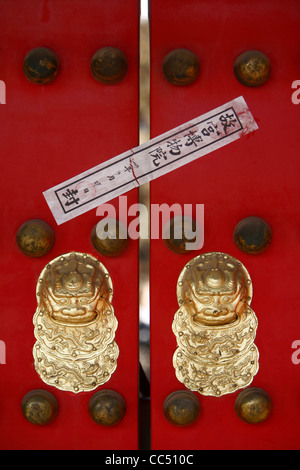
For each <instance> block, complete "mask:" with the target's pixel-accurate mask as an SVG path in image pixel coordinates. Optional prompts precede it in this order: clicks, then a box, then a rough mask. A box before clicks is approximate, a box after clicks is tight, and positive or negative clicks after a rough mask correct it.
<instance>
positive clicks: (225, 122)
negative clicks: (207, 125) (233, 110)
mask: <svg viewBox="0 0 300 470" xmlns="http://www.w3.org/2000/svg"><path fill="white" fill-rule="evenodd" d="M234 117H235V116H234V114H228V113H227V114H226V115H225V116H224V115H223V114H222V116H221V117H220V118H219V119H220V121H221V124H222V126H223V129H224V132H225V134H227V128H228V127H235V124H234V123H235V122H236V119H235V118H234Z"/></svg>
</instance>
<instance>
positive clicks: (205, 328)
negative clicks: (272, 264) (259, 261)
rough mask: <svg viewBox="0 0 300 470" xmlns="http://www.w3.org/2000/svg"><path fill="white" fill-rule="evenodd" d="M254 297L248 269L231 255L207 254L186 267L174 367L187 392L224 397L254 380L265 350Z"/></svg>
mask: <svg viewBox="0 0 300 470" xmlns="http://www.w3.org/2000/svg"><path fill="white" fill-rule="evenodd" d="M252 295H253V290H252V282H251V278H250V276H249V273H248V271H247V270H246V268H245V266H243V264H242V263H241V262H240V261H239V260H237V259H236V258H233V257H232V256H229V255H227V254H225V253H219V252H213V253H206V254H202V255H200V256H197V257H196V258H194V259H193V260H191V261H190V262H189V263H188V264H187V265H186V266H185V267H184V269H183V271H182V272H181V274H180V276H179V279H178V283H177V298H178V303H179V306H180V308H179V310H178V311H177V312H176V314H175V318H174V322H173V332H174V334H175V335H176V339H177V345H178V349H177V350H176V352H175V354H174V358H173V364H174V368H175V372H176V376H177V378H178V380H180V381H181V382H183V383H184V384H185V386H186V387H187V388H189V389H190V390H192V391H198V392H199V393H201V394H202V395H208V396H215V397H219V396H222V395H225V394H228V393H233V392H235V391H236V390H238V389H241V388H244V387H246V386H248V385H249V384H250V383H251V382H252V381H253V378H254V376H255V375H256V374H257V372H258V369H259V364H258V360H259V352H258V349H257V347H256V346H255V344H254V340H255V337H256V331H257V327H258V321H257V318H256V315H255V313H254V312H253V310H252V309H251V308H250V303H251V300H252Z"/></svg>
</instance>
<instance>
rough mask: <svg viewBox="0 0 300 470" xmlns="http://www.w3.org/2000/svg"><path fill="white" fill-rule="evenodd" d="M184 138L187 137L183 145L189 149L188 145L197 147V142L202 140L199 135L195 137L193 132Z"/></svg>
mask: <svg viewBox="0 0 300 470" xmlns="http://www.w3.org/2000/svg"><path fill="white" fill-rule="evenodd" d="M184 137H188V140H187V141H186V143H185V145H186V146H187V147H189V146H190V145H195V147H197V145H198V144H199V142H203V139H202V137H201V136H200V135H197V134H196V133H195V132H191V133H190V134H187V135H185V136H184Z"/></svg>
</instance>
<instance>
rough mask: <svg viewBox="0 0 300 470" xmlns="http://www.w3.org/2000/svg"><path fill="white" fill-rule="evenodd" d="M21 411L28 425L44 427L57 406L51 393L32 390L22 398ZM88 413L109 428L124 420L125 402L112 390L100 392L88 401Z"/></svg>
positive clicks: (54, 415) (56, 412) (55, 412)
mask: <svg viewBox="0 0 300 470" xmlns="http://www.w3.org/2000/svg"><path fill="white" fill-rule="evenodd" d="M21 409H22V413H23V416H24V418H25V419H26V420H27V421H28V422H29V423H32V424H34V425H36V426H46V425H49V424H50V423H52V421H53V420H54V419H55V418H56V416H57V414H58V411H59V406H58V402H57V399H56V398H55V397H54V395H52V393H50V392H48V391H46V390H32V391H31V392H29V393H27V394H26V395H25V396H24V398H23V400H22V404H21ZM88 412H89V415H90V417H91V418H92V420H93V421H94V422H95V423H97V424H99V425H101V426H108V427H111V426H114V425H116V424H118V423H119V422H120V421H121V420H122V419H123V418H124V416H125V413H126V404H125V400H124V398H123V397H122V396H121V395H120V394H119V393H117V392H115V391H114V390H101V391H100V392H98V393H96V394H95V395H94V396H93V397H92V398H91V399H90V402H89V406H88Z"/></svg>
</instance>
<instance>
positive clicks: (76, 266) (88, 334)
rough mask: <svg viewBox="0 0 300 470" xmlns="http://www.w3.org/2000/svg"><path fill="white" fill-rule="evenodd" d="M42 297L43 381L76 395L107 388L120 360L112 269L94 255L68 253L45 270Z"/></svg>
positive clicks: (39, 365) (37, 318)
mask: <svg viewBox="0 0 300 470" xmlns="http://www.w3.org/2000/svg"><path fill="white" fill-rule="evenodd" d="M36 293H37V301H38V307H37V311H36V313H35V315H34V318H33V323H34V335H35V337H36V340H37V341H36V343H35V345H34V348H33V356H34V364H35V368H36V371H37V372H38V374H39V375H40V376H41V378H42V380H43V381H44V382H45V383H47V384H48V385H52V386H54V387H56V388H58V389H60V390H67V391H71V392H74V393H78V392H83V391H90V390H94V389H95V388H97V387H98V386H99V385H102V384H104V383H106V382H107V381H108V380H109V379H110V377H111V375H112V373H113V372H114V371H115V369H116V367H117V358H118V356H119V349H118V346H117V344H116V342H115V341H114V338H115V332H116V329H117V327H118V322H117V319H116V317H115V315H114V310H113V307H112V305H111V301H112V296H113V287H112V281H111V278H110V275H109V273H108V271H107V270H106V268H105V267H104V266H103V265H102V264H101V263H100V261H98V260H97V259H96V258H94V257H93V256H90V255H88V254H84V253H75V252H73V253H68V254H65V255H63V256H60V257H58V258H56V259H54V260H53V261H51V262H50V263H49V264H48V265H47V266H46V267H45V268H44V270H43V271H42V273H41V275H40V278H39V280H38V285H37V292H36Z"/></svg>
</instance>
